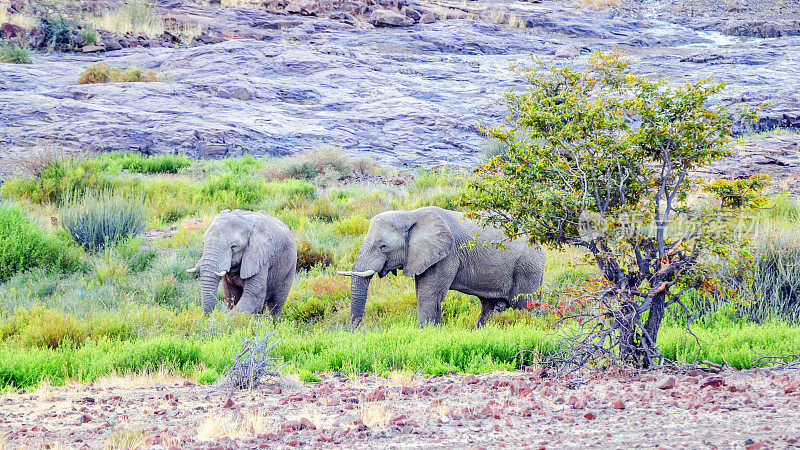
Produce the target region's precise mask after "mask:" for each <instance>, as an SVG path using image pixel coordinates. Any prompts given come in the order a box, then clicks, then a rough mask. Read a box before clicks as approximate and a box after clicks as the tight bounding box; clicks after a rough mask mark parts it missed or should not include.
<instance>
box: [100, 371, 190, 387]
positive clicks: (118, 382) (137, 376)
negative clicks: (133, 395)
mask: <svg viewBox="0 0 800 450" xmlns="http://www.w3.org/2000/svg"><path fill="white" fill-rule="evenodd" d="M185 380H186V379H185V378H184V377H181V376H179V375H176V374H175V373H173V372H170V371H169V370H168V369H167V368H166V367H162V368H160V369H159V370H158V371H156V372H149V373H147V372H143V373H112V374H109V375H107V376H104V377H101V378H98V379H97V380H95V381H94V382H93V384H94V386H95V387H96V388H99V389H108V388H126V389H138V388H151V387H153V386H155V385H156V384H162V385H180V384H183V382H184V381H185Z"/></svg>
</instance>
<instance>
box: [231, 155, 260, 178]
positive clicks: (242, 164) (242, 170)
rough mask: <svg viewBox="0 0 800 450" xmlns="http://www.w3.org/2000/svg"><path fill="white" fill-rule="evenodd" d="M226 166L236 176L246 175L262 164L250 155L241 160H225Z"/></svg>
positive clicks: (240, 158)
mask: <svg viewBox="0 0 800 450" xmlns="http://www.w3.org/2000/svg"><path fill="white" fill-rule="evenodd" d="M224 162H225V165H226V166H228V168H229V169H231V172H233V173H236V174H242V175H246V174H249V173H251V172H253V171H254V170H255V169H257V168H258V167H260V166H261V162H260V161H259V160H257V159H255V158H253V157H252V156H250V155H245V156H242V157H239V158H225V160H224Z"/></svg>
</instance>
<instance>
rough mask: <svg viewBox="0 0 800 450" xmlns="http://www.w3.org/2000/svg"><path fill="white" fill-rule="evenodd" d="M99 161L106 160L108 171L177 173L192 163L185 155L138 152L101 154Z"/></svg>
mask: <svg viewBox="0 0 800 450" xmlns="http://www.w3.org/2000/svg"><path fill="white" fill-rule="evenodd" d="M100 160H101V161H104V162H107V163H108V166H107V169H106V170H108V171H109V172H112V173H116V172H119V171H120V170H127V171H129V172H134V173H174V174H176V173H178V172H180V171H181V169H184V168H186V167H189V166H191V165H192V160H191V158H189V157H188V156H186V155H159V156H146V155H142V154H140V153H110V154H107V155H103V156H102V157H101V158H100Z"/></svg>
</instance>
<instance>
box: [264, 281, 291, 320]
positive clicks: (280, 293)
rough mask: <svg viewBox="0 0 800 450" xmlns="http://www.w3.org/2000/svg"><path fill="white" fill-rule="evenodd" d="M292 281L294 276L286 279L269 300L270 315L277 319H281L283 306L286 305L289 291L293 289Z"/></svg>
mask: <svg viewBox="0 0 800 450" xmlns="http://www.w3.org/2000/svg"><path fill="white" fill-rule="evenodd" d="M292 279H293V277H292V276H288V277H286V279H285V280H283V283H281V285H280V286H279V287H278V289H277V290H276V291H275V292H274V293H273V294H272V296H271V297H270V298H269V299H268V300H267V306H268V307H269V313H270V314H271V315H272V317H273V318H275V319H279V318H280V317H281V312H283V305H284V304H285V303H286V299H287V298H288V297H289V291H290V290H291V289H292Z"/></svg>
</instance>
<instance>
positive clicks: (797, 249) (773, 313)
mask: <svg viewBox="0 0 800 450" xmlns="http://www.w3.org/2000/svg"><path fill="white" fill-rule="evenodd" d="M758 254H759V256H760V257H759V258H757V261H758V262H757V265H756V277H755V281H754V283H753V290H754V293H755V300H754V302H753V303H752V304H750V305H748V306H745V307H743V308H742V312H743V313H744V314H746V316H747V318H748V320H750V321H753V322H758V323H763V322H765V321H766V320H768V319H770V318H773V317H777V318H779V319H781V320H786V321H791V322H795V323H797V322H800V240H799V239H798V238H797V235H796V234H793V235H790V234H789V233H786V232H783V233H779V234H777V235H773V236H770V239H768V240H766V241H765V242H763V243H762V244H761V245H760V246H759V249H758Z"/></svg>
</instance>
